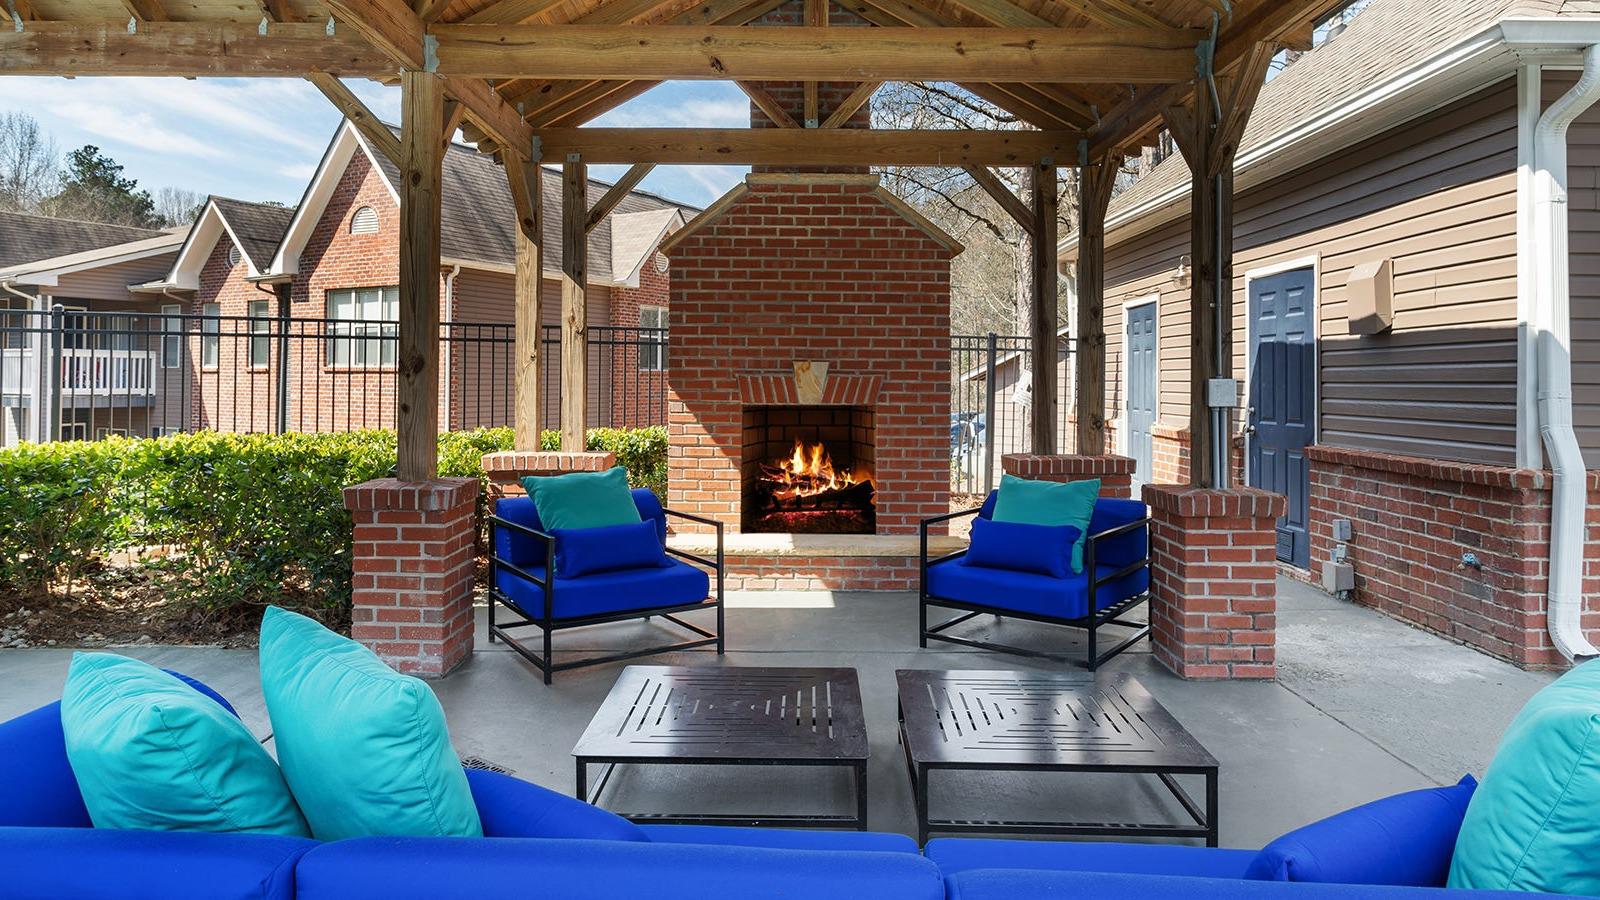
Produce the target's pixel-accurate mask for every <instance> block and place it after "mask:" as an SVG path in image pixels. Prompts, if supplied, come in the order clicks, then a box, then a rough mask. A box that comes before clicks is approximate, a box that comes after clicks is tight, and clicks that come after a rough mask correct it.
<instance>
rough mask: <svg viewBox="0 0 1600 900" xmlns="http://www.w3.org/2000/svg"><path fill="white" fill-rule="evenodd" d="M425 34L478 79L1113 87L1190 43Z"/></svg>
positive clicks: (1127, 35) (450, 29)
mask: <svg viewBox="0 0 1600 900" xmlns="http://www.w3.org/2000/svg"><path fill="white" fill-rule="evenodd" d="M329 2H331V3H336V4H339V5H344V4H349V3H352V2H355V0H329ZM362 2H369V3H370V2H379V0H362ZM432 34H433V35H434V36H435V37H437V38H438V48H437V56H438V71H439V72H441V73H443V74H447V75H463V76H466V75H473V76H478V77H482V78H569V79H597V80H611V79H617V80H628V79H648V80H665V79H717V80H741V79H750V80H756V81H808V80H810V81H890V80H920V81H971V80H982V81H992V82H1006V81H1043V82H1049V81H1085V82H1098V83H1115V84H1124V83H1157V84H1164V83H1170V82H1177V81H1183V80H1186V79H1189V78H1192V77H1193V75H1194V46H1195V44H1196V42H1197V41H1198V39H1199V37H1198V33H1197V32H1194V31H1191V30H1187V29H1163V30H1156V29H1143V30H1131V29H1130V30H1112V29H1104V28H904V27H888V28H833V29H829V28H808V27H805V26H795V27H787V28H743V27H736V26H726V25H712V26H705V27H691V26H660V27H655V28H649V29H642V30H641V29H639V28H636V27H632V26H616V25H558V26H548V25H504V26H485V25H437V26H435V27H434V28H433V29H432Z"/></svg>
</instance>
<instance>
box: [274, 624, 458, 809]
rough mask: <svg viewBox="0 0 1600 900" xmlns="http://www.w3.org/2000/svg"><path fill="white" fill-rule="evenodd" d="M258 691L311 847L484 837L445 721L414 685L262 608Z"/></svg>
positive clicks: (359, 650)
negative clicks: (316, 843)
mask: <svg viewBox="0 0 1600 900" xmlns="http://www.w3.org/2000/svg"><path fill="white" fill-rule="evenodd" d="M261 692H262V694H263V695H265V697H266V701H267V714H268V716H270V717H271V719H272V731H273V735H274V740H275V742H276V744H277V748H278V762H279V764H280V765H282V766H283V775H284V778H285V779H287V781H288V782H289V788H290V790H292V791H293V792H294V798H295V800H296V801H298V802H299V804H300V809H301V810H302V811H303V812H304V813H305V817H306V821H307V822H308V823H310V825H311V834H312V835H313V836H314V837H316V838H317V839H318V840H324V841H336V840H342V839H344V838H353V837H367V836H371V835H406V836H429V837H480V836H482V834H483V828H482V826H481V824H480V823H479V821H478V810H477V807H476V806H474V805H473V802H472V789H471V788H470V787H469V786H468V784H467V776H466V773H465V772H463V771H462V769H461V760H460V759H459V758H458V757H457V756H456V753H455V750H454V749H452V748H451V746H450V734H449V732H448V730H446V728H445V721H444V710H443V709H442V708H440V706H439V700H438V698H437V697H435V696H434V695H433V691H432V690H430V689H429V688H428V686H427V685H426V684H423V683H422V681H421V680H419V679H416V678H413V677H411V676H409V675H401V674H400V673H398V672H396V671H394V670H393V669H391V668H389V667H388V666H386V665H384V664H383V662H382V661H381V660H379V659H378V657H377V656H375V655H374V654H373V653H372V651H370V650H368V649H367V648H365V647H363V646H361V645H360V644H358V643H356V642H355V641H352V640H350V639H348V638H345V637H342V636H340V635H337V634H334V633H333V632H331V631H329V630H328V629H326V628H324V627H322V625H320V624H319V623H317V622H315V621H313V620H311V619H308V618H306V617H305V616H301V615H297V614H295V613H292V612H288V611H287V610H282V609H279V608H277V607H270V608H268V609H267V613H266V616H265V617H264V618H263V619H262V621H261Z"/></svg>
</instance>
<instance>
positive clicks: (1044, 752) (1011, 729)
mask: <svg viewBox="0 0 1600 900" xmlns="http://www.w3.org/2000/svg"><path fill="white" fill-rule="evenodd" d="M895 675H896V678H897V679H898V682H899V689H900V710H901V717H902V723H903V724H902V728H903V732H904V737H905V740H906V742H907V745H908V747H909V750H910V755H911V759H912V760H913V761H914V762H915V763H917V764H919V765H932V766H941V765H944V766H951V767H956V768H999V769H1026V768H1035V767H1037V768H1063V769H1066V768H1082V769H1096V770H1102V771H1117V770H1140V769H1144V770H1164V771H1203V770H1206V769H1215V768H1216V767H1217V761H1216V759H1215V758H1214V757H1213V756H1212V755H1211V754H1210V753H1208V752H1207V751H1206V749H1205V748H1204V747H1202V746H1201V745H1200V742H1199V741H1197V740H1195V738H1194V737H1193V736H1192V735H1190V734H1189V732H1188V731H1187V730H1186V729H1185V728H1184V727H1183V726H1182V725H1180V724H1179V723H1178V721H1177V720H1176V719H1174V718H1173V717H1172V715H1171V714H1170V713H1168V712H1167V711H1166V709H1165V708H1163V707H1162V706H1161V704H1160V703H1157V702H1156V701H1155V699H1154V698H1153V697H1151V696H1150V694H1149V692H1147V691H1146V690H1145V689H1144V686H1143V685H1141V684H1139V682H1138V681H1136V680H1134V679H1133V678H1131V677H1129V676H1127V675H1122V674H1115V675H1100V676H1099V677H1098V678H1095V677H1092V676H1088V675H1051V674H1045V673H1037V672H1010V671H967V672H962V671H936V670H927V669H901V670H898V671H897V672H896V673H895Z"/></svg>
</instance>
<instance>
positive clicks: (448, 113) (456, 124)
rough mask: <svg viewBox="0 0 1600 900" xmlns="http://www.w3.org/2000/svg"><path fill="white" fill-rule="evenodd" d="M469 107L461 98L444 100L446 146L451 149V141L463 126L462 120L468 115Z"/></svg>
mask: <svg viewBox="0 0 1600 900" xmlns="http://www.w3.org/2000/svg"><path fill="white" fill-rule="evenodd" d="M466 112H467V108H466V107H465V106H463V105H462V103H461V101H460V100H454V99H451V100H446V101H444V147H445V149H446V150H448V149H450V142H451V141H454V140H455V138H456V131H457V130H458V129H460V128H461V120H462V118H463V117H464V116H465V115H466Z"/></svg>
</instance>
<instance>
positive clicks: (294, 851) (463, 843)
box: [0, 676, 1518, 900]
mask: <svg viewBox="0 0 1600 900" xmlns="http://www.w3.org/2000/svg"><path fill="white" fill-rule="evenodd" d="M180 677H181V676H180ZM190 683H191V684H193V685H194V686H195V688H196V689H197V690H200V691H202V692H204V693H206V694H208V695H210V696H211V697H213V699H215V700H216V701H217V702H218V703H221V704H222V705H223V706H224V707H226V708H228V709H229V710H230V711H231V710H232V707H231V706H228V703H227V701H226V700H225V699H223V698H221V697H219V696H217V695H216V694H215V693H213V692H212V691H210V690H209V689H208V688H206V687H205V686H204V685H201V684H198V683H195V682H192V681H191V682H190ZM0 761H3V765H0V897H4V898H6V900H63V898H73V900H292V898H300V900H407V898H419V900H422V898H426V900H442V898H463V900H466V898H471V900H527V898H530V897H532V898H540V900H638V898H643V897H648V898H650V900H721V898H729V900H733V898H737V900H750V898H768V897H771V898H826V900H845V898H857V897H859V898H868V900H944V898H951V900H1032V898H1057V897H1059V898H1071V900H1081V898H1086V897H1092V898H1095V900H1213V898H1215V900H1221V898H1244V900H1257V898H1259V900H1276V898H1284V900H1295V898H1305V900H1319V898H1327V900H1346V898H1350V900H1361V898H1372V900H1391V898H1392V900H1407V898H1415V900H1427V898H1430V897H1438V898H1442V897H1443V895H1444V894H1446V893H1460V894H1468V892H1444V891H1440V890H1437V889H1420V888H1401V887H1389V886H1360V885H1328V884H1292V883H1286V882H1264V881H1246V880H1244V879H1242V877H1241V876H1242V874H1243V872H1244V870H1245V867H1246V866H1247V865H1248V864H1249V862H1250V860H1251V859H1252V858H1253V857H1254V855H1255V854H1254V853H1252V852H1250V851H1241V850H1217V849H1206V848H1200V847H1188V846H1173V845H1158V844H1092V843H1067V842H1027V841H997V840H965V839H953V838H952V839H940V840H936V841H932V842H930V843H929V845H928V846H927V848H926V849H925V851H923V852H919V850H918V847H917V846H916V844H915V842H913V841H912V840H911V839H910V838H908V837H905V836H903V835H897V834H873V833H862V832H806V831H781V830H765V829H746V828H721V827H704V826H674V825H657V826H635V825H633V824H631V823H628V822H626V821H625V820H622V819H619V818H617V817H616V816H613V815H611V814H610V813H607V812H604V811H602V810H599V809H596V808H594V807H590V806H587V805H585V804H583V803H581V802H579V801H577V800H574V799H572V798H570V797H566V796H565V795H562V794H558V793H555V792H553V791H549V790H546V789H544V788H541V787H538V786H536V785H533V784H529V783H527V782H524V781H520V780H518V779H515V778H511V777H509V776H506V775H500V774H497V773H493V772H485V771H479V770H468V773H467V776H468V780H469V782H470V784H471V788H472V795H473V800H474V801H475V803H476V805H477V807H478V812H479V816H480V819H481V820H482V823H483V830H484V834H485V837H484V838H481V839H478V838H472V839H468V838H388V837H374V838H359V839H354V840H345V841H336V842H330V843H319V842H316V841H313V840H308V839H303V838H292V837H278V836H271V835H253V834H200V833H179V832H154V831H113V830H104V829H96V828H93V827H91V824H90V821H89V815H88V812H87V810H86V809H85V808H84V803H83V799H82V796H81V795H80V793H79V791H78V785H77V781H76V780H75V779H74V777H73V774H72V769H71V767H70V765H69V764H68V762H67V756H66V748H65V743H64V739H63V736H62V730H61V720H60V704H58V703H53V704H50V705H48V706H44V707H41V708H40V709H37V710H35V711H33V712H30V713H27V714H25V715H22V716H19V717H17V718H15V719H12V720H11V721H9V722H5V723H0ZM1401 852H1409V850H1407V849H1405V848H1402V849H1401ZM1468 895H1469V896H1471V897H1481V898H1484V900H1496V898H1502V900H1510V898H1512V897H1513V896H1518V895H1511V894H1501V893H1488V892H1484V893H1470V894H1468Z"/></svg>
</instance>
